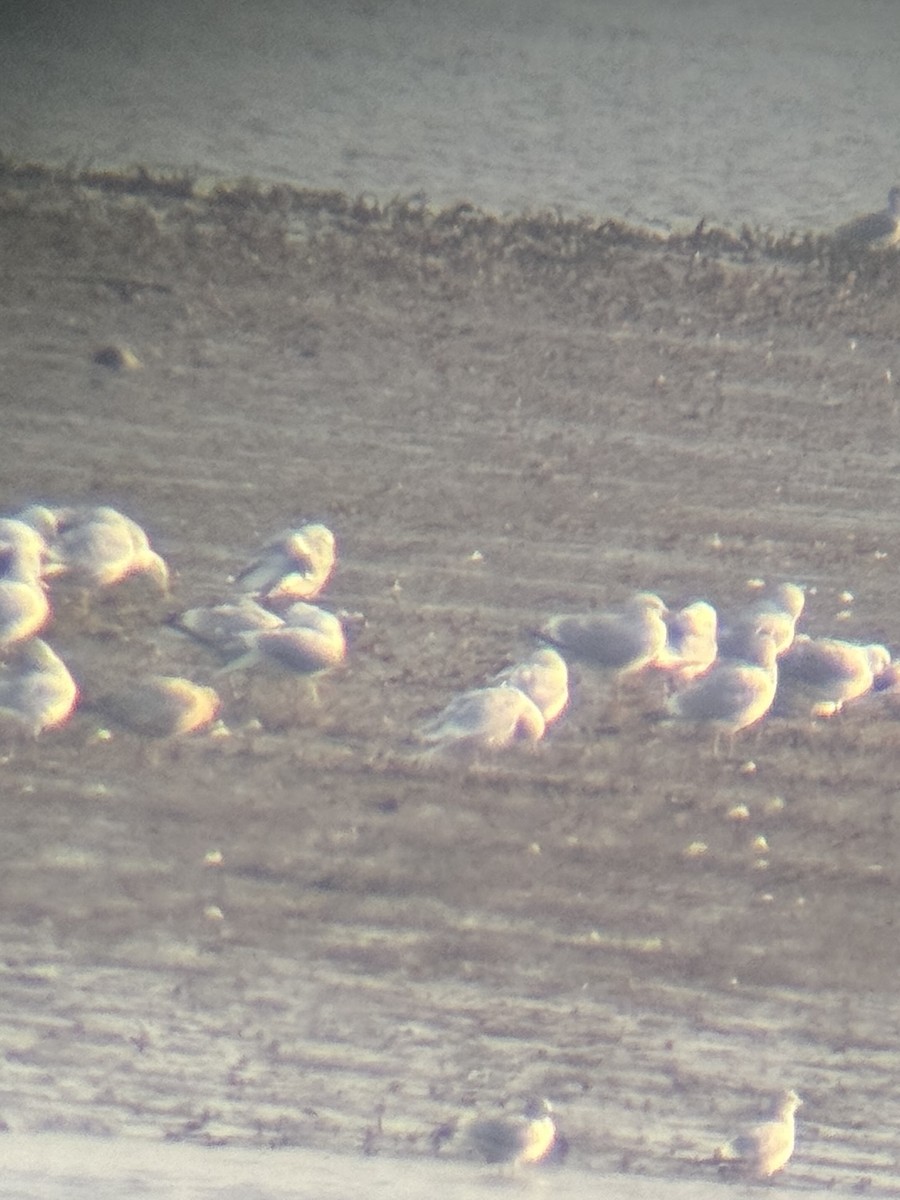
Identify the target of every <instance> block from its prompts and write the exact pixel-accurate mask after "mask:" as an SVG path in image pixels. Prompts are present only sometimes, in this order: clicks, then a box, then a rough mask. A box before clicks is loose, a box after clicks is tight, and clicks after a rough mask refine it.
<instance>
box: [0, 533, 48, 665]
mask: <svg viewBox="0 0 900 1200" xmlns="http://www.w3.org/2000/svg"><path fill="white" fill-rule="evenodd" d="M35 571H37V572H38V573H37V574H34V572H35ZM49 619H50V602H49V600H48V599H47V593H46V591H45V590H44V585H43V583H42V582H41V578H40V558H39V556H38V557H37V558H36V559H35V560H34V561H33V562H32V561H31V555H30V551H28V550H25V551H23V550H21V547H16V546H10V545H3V544H0V652H2V651H5V650H8V649H9V648H10V647H11V646H15V645H16V644H17V643H18V642H24V641H27V639H28V638H30V637H33V636H34V635H35V634H36V633H40V631H41V630H42V629H43V628H44V626H45V625H46V624H47V621H48V620H49Z"/></svg>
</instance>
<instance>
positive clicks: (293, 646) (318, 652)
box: [219, 601, 347, 675]
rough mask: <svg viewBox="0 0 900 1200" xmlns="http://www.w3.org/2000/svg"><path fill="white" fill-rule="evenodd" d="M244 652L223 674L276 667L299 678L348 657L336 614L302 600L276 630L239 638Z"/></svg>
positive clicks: (289, 609)
mask: <svg viewBox="0 0 900 1200" xmlns="http://www.w3.org/2000/svg"><path fill="white" fill-rule="evenodd" d="M237 639H238V641H239V642H240V643H241V644H242V646H243V651H244V652H243V653H242V654H241V655H240V656H239V657H238V658H236V659H235V660H234V661H233V662H230V663H227V664H226V665H225V666H224V667H222V669H221V671H220V672H219V674H224V673H226V672H230V671H243V670H246V669H247V668H248V667H254V666H258V665H274V666H277V667H281V668H284V669H286V670H288V671H291V672H294V673H296V674H298V675H312V674H315V673H316V672H318V671H324V670H326V669H327V668H328V667H336V666H338V665H339V664H340V663H342V662H343V661H344V659H345V658H346V656H347V639H346V635H345V634H344V627H343V625H342V624H341V622H340V620H339V618H338V617H336V616H335V615H334V613H330V612H326V611H325V610H324V609H322V608H317V607H316V605H315V604H306V603H305V602H302V601H298V602H297V603H295V604H292V605H290V607H288V608H287V609H285V611H284V616H283V620H282V621H281V623H280V624H279V625H278V627H277V628H275V629H255V630H248V631H247V632H244V633H239V634H238V635H237Z"/></svg>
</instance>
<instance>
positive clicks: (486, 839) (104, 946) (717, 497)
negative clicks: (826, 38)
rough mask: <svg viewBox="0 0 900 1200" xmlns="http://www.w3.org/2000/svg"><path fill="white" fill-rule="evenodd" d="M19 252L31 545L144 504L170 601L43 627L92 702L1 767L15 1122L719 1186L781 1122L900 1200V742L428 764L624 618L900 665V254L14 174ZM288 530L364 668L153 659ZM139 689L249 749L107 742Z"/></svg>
mask: <svg viewBox="0 0 900 1200" xmlns="http://www.w3.org/2000/svg"><path fill="white" fill-rule="evenodd" d="M0 240H2V262H3V268H2V269H3V280H4V286H3V289H2V293H0V310H2V321H0V353H2V362H3V372H2V379H0V389H2V405H3V439H2V447H3V449H2V455H3V459H2V473H0V511H3V512H5V513H11V512H13V511H14V510H15V509H16V508H17V507H19V506H21V505H23V504H26V503H30V502H34V501H48V502H52V503H67V502H91V503H94V502H95V503H101V502H102V503H108V504H113V505H116V506H117V507H120V508H121V509H122V510H123V511H125V512H127V513H128V514H129V515H130V516H132V517H134V518H135V519H137V520H139V521H140V522H141V523H142V524H143V525H144V526H145V527H146V528H147V530H148V532H149V533H150V536H151V538H152V541H153V544H154V546H155V547H156V548H157V549H158V550H159V551H160V552H161V553H162V554H163V555H164V556H165V557H166V559H167V560H168V561H169V563H170V564H171V566H172V569H173V572H174V576H175V577H174V583H173V588H172V594H171V595H170V596H169V597H159V596H158V595H156V594H153V593H152V592H151V591H148V590H147V589H143V588H141V586H140V585H139V584H138V583H137V582H135V583H134V584H130V583H129V584H126V585H123V587H122V588H120V589H117V590H113V591H110V593H109V594H108V595H104V596H103V597H100V598H95V599H94V600H93V601H92V602H91V603H90V604H88V605H86V604H85V603H84V597H82V596H80V595H78V594H76V593H75V591H74V590H70V591H68V592H66V590H65V589H60V590H59V591H58V592H56V591H55V592H54V603H55V615H54V620H53V623H52V625H51V626H50V628H49V629H48V631H47V634H46V637H47V640H48V641H49V642H50V643H51V644H52V645H53V646H54V648H55V649H56V650H57V651H58V652H59V653H60V654H61V655H62V656H63V657H64V659H65V660H66V661H67V662H68V663H69V664H70V666H71V668H72V670H73V672H74V673H75V674H76V677H77V678H78V681H79V683H80V685H81V688H82V692H83V697H84V700H83V703H82V706H81V708H80V709H79V710H78V711H77V712H76V714H75V715H74V717H73V718H72V719H71V721H70V722H69V723H68V724H67V725H66V726H65V727H63V728H62V729H60V730H58V731H55V732H51V733H47V734H45V735H43V736H42V737H41V738H40V739H38V740H37V741H25V742H23V741H20V740H10V741H9V742H8V743H5V744H4V746H3V753H2V780H3V805H4V832H5V836H4V841H3V872H2V877H0V896H2V917H0V929H2V937H3V945H4V954H3V957H2V966H0V994H2V995H3V998H4V1003H3V1006H2V1012H3V1015H2V1017H0V1028H2V1032H3V1041H4V1045H5V1047H6V1050H5V1073H6V1074H5V1078H6V1083H5V1088H4V1105H3V1108H2V1116H3V1117H4V1119H5V1120H6V1122H7V1124H8V1125H9V1126H10V1127H11V1129H12V1130H13V1131H18V1132H21V1133H36V1132H43V1131H50V1130H52V1131H57V1132H63V1133H102V1134H112V1135H122V1136H125V1135H139V1136H141V1137H145V1138H148V1139H153V1140H157V1141H159V1140H162V1139H168V1140H186V1141H198V1142H201V1143H211V1144H216V1145H218V1144H227V1143H236V1144H239V1145H241V1146H253V1145H255V1146H301V1147H308V1148H312V1149H315V1150H328V1151H336V1152H339V1153H342V1154H346V1155H348V1156H353V1155H362V1154H368V1155H371V1154H381V1155H383V1156H398V1157H404V1156H406V1157H409V1158H410V1159H412V1158H419V1159H423V1158H424V1157H425V1156H429V1155H432V1154H434V1153H438V1154H439V1155H440V1156H441V1157H442V1158H446V1159H448V1160H450V1161H451V1162H452V1161H454V1160H455V1159H456V1158H457V1157H459V1158H460V1159H461V1158H462V1149H461V1145H460V1140H459V1138H458V1137H457V1138H454V1137H451V1136H449V1135H450V1133H451V1132H452V1129H453V1126H454V1125H455V1123H457V1122H462V1121H464V1120H465V1119H466V1117H468V1116H470V1115H472V1114H473V1113H475V1112H476V1111H483V1110H489V1109H491V1108H492V1107H493V1106H497V1105H499V1106H505V1107H507V1108H513V1107H515V1106H516V1105H517V1104H518V1103H519V1100H520V1098H521V1097H522V1095H523V1094H529V1093H538V1094H541V1095H547V1096H549V1097H550V1098H551V1099H552V1100H553V1101H554V1104H555V1106H556V1109H557V1111H558V1112H559V1114H560V1121H561V1124H562V1125H563V1127H564V1129H565V1132H566V1134H567V1136H568V1138H569V1140H570V1142H571V1146H572V1150H571V1155H570V1159H571V1163H572V1166H573V1168H574V1169H576V1170H577V1171H579V1172H583V1171H598V1172H604V1173H606V1174H609V1173H617V1172H618V1173H630V1174H632V1175H645V1176H652V1177H655V1178H657V1179H659V1180H660V1181H663V1180H666V1179H669V1180H675V1179H679V1180H685V1179H696V1180H697V1181H698V1185H699V1181H700V1180H702V1179H704V1178H710V1177H711V1178H712V1179H715V1168H711V1167H710V1166H708V1165H703V1163H702V1162H701V1160H703V1159H708V1158H709V1155H710V1153H711V1151H712V1149H713V1147H714V1146H715V1145H716V1144H718V1143H719V1142H721V1141H722V1140H723V1139H724V1138H725V1137H726V1136H728V1135H730V1134H731V1133H732V1132H734V1129H735V1128H738V1127H739V1126H740V1124H741V1122H742V1121H746V1120H748V1119H750V1120H752V1119H753V1118H754V1117H755V1116H756V1112H757V1107H758V1105H759V1104H761V1103H762V1104H764V1103H765V1102H766V1101H767V1100H768V1099H769V1097H770V1094H774V1093H775V1092H777V1091H778V1090H779V1089H780V1088H782V1087H795V1088H796V1089H797V1091H798V1092H800V1093H801V1094H802V1096H803V1097H804V1100H805V1107H804V1108H803V1109H802V1110H801V1111H800V1114H799V1118H800V1120H799V1127H798V1140H797V1152H796V1155H795V1159H794V1160H793V1162H792V1163H791V1164H790V1166H789V1167H788V1172H789V1175H790V1178H791V1180H793V1181H795V1182H799V1183H801V1184H808V1185H810V1186H825V1185H828V1184H834V1186H836V1187H837V1189H838V1190H839V1191H841V1190H842V1191H849V1190H851V1189H853V1188H854V1187H858V1186H865V1184H866V1181H867V1180H868V1181H870V1182H872V1183H873V1184H874V1185H875V1186H877V1187H878V1188H879V1189H880V1190H881V1191H882V1192H884V1193H888V1192H894V1191H896V1190H897V1189H898V1188H900V1175H898V1171H897V1166H896V1159H895V1153H894V1139H895V1130H896V1127H897V1124H898V1120H900V1101H898V1098H897V1094H896V1087H895V1083H894V1081H895V1078H896V1073H897V1069H898V1065H900V1063H898V1051H897V1045H898V1026H900V1005H898V1002H897V999H896V994H895V993H896V978H897V976H896V954H895V951H894V944H895V929H894V924H895V902H894V893H895V888H896V883H897V861H898V852H900V831H898V827H897V821H896V819H895V814H894V804H895V802H896V785H895V774H896V771H895V767H896V755H897V748H898V745H900V724H898V719H897V710H895V709H892V708H891V707H890V705H889V704H882V705H881V706H869V707H866V706H865V705H860V706H859V707H858V708H855V709H853V708H851V709H849V710H848V711H847V712H846V713H845V714H843V715H842V716H840V717H839V718H837V719H834V720H830V721H819V722H814V721H812V720H808V719H791V720H786V719H779V718H769V719H768V720H766V721H765V722H764V723H763V724H761V725H760V726H759V727H758V728H756V729H754V730H752V731H749V732H747V733H745V734H742V735H739V736H738V738H737V739H736V741H735V744H734V746H733V748H731V747H726V749H725V752H723V753H720V754H719V755H718V756H716V755H714V754H713V747H712V739H711V737H706V736H704V735H703V734H702V733H699V734H698V733H696V732H694V731H689V730H682V729H678V728H672V727H669V726H667V725H665V724H663V723H661V722H659V721H658V720H657V719H656V718H657V712H656V709H657V707H658V705H657V699H658V695H657V694H656V693H655V692H654V687H653V685H652V683H647V684H646V685H645V686H641V685H636V686H634V687H629V688H627V689H626V690H625V693H624V695H622V696H621V697H617V696H615V695H614V694H613V693H612V690H611V689H610V687H609V686H608V681H604V680H598V679H597V678H595V677H592V676H591V675H590V673H589V672H585V673H583V674H582V675H579V676H577V677H576V679H575V685H574V689H573V698H572V702H571V705H570V709H569V711H568V712H567V713H566V714H565V715H564V716H563V717H562V718H561V720H560V721H559V722H558V723H557V724H556V725H555V726H554V727H553V728H552V730H551V732H550V733H549V735H548V736H547V738H546V739H545V740H543V741H542V742H540V743H538V744H537V746H535V747H531V748H528V749H523V750H522V751H517V750H513V751H511V752H507V753H504V754H498V755H496V756H481V757H479V758H478V759H475V760H473V761H468V762H453V763H445V764H431V765H429V766H428V767H425V766H423V765H422V763H421V762H420V761H419V759H418V757H417V754H416V751H415V747H414V745H413V743H412V742H411V740H410V735H411V733H412V731H413V729H414V727H415V725H416V723H417V722H419V721H421V720H422V719H423V718H424V717H427V716H428V715H430V714H432V713H434V712H435V711H437V710H438V709H440V708H441V707H442V706H443V705H444V704H445V703H446V701H447V700H448V699H449V698H450V697H451V696H452V695H453V694H454V693H455V692H457V691H459V690H461V689H464V688H467V687H471V686H475V685H477V684H478V683H480V682H482V681H483V680H485V679H487V678H488V677H489V676H491V675H492V674H494V673H495V672H496V671H498V670H500V669H501V668H502V667H504V666H505V665H507V664H508V663H510V662H512V661H514V660H515V659H516V658H517V657H518V656H520V655H522V654H523V653H526V652H527V651H528V650H529V649H530V647H531V646H532V644H533V642H532V640H531V637H530V631H531V630H533V629H535V628H536V627H537V626H538V625H540V624H541V622H542V621H543V620H544V619H546V617H547V616H549V615H550V614H552V613H555V612H564V611H575V612H577V611H584V610H590V609H592V608H598V607H604V606H606V605H607V604H614V603H616V602H619V601H622V600H624V599H626V598H627V597H628V596H629V595H630V594H631V593H632V592H633V591H635V590H637V589H653V590H655V591H657V592H659V593H660V594H661V595H662V596H663V597H664V598H665V599H666V601H667V602H669V603H672V604H677V603H686V602H688V601H689V600H692V599H695V598H705V599H709V600H710V601H712V602H713V603H715V604H716V605H719V606H721V608H722V609H723V610H727V608H728V607H729V606H737V605H739V604H740V603H742V602H744V601H745V600H746V598H747V596H748V594H749V593H748V580H752V579H757V578H759V579H766V580H792V581H796V582H799V583H803V584H805V585H806V586H807V588H808V597H807V607H806V612H805V614H804V619H803V627H804V628H805V629H807V630H808V631H810V632H813V633H826V632H828V633H839V634H841V635H842V636H846V637H853V638H861V639H864V640H867V641H869V640H884V641H886V642H887V643H888V644H889V645H893V646H897V645H898V644H900V615H898V610H897V604H896V581H897V562H898V560H900V523H898V520H897V516H896V513H897V510H898V501H900V448H898V433H900V412H898V399H900V396H898V391H897V382H896V381H897V379H898V378H900V362H898V361H897V360H898V351H897V342H896V331H897V328H898V322H900V298H898V296H900V293H898V288H897V284H898V280H900V267H898V259H897V258H896V257H895V256H893V255H891V254H887V255H871V254H868V255H865V254H864V255H860V254H857V255H856V256H855V257H850V252H849V251H846V250H842V249H840V248H839V247H836V246H832V245H831V244H830V243H829V242H828V240H827V239H823V238H820V239H815V238H811V237H808V238H804V237H802V236H800V235H798V236H797V237H793V238H785V239H781V240H778V241H776V240H773V239H771V238H766V237H765V236H764V235H760V234H754V233H752V232H751V231H748V230H745V231H741V232H734V233H727V232H723V231H717V230H709V231H707V230H703V229H698V230H696V231H694V232H693V233H685V234H684V235H683V236H676V237H671V238H669V239H667V240H663V239H661V238H658V237H656V236H654V235H650V234H646V233H642V232H641V231H640V230H634V229H628V228H627V227H625V226H623V225H621V224H617V223H613V222H602V221H599V220H598V221H589V220H582V221H563V220H560V219H559V218H557V217H553V216H547V215H540V214H537V215H533V216H522V217H519V218H507V219H503V220H501V219H499V218H494V217H490V216H485V215H483V214H481V213H479V212H478V211H476V210H474V209H472V208H470V207H469V206H465V205H464V206H459V207H457V208H455V209H452V210H440V211H439V210H432V209H429V208H427V207H422V206H421V205H415V204H406V203H403V202H396V203H394V204H390V205H386V206H377V205H375V204H374V203H371V204H370V203H366V202H358V201H353V200H350V199H348V198H346V197H343V196H341V195H339V194H337V193H312V192H302V191H298V190H294V189H291V188H287V187H281V186H279V187H276V188H273V189H266V188H260V187H257V186H251V185H246V186H238V187H234V188H231V189H221V190H215V191H212V192H210V193H207V194H204V195H198V194H196V193H195V191H194V189H193V188H192V186H191V184H190V181H188V180H179V179H171V180H160V179H153V178H150V177H149V176H147V175H144V174H142V173H138V174H136V175H131V176H113V175H93V176H80V177H74V176H71V175H69V174H66V173H61V172H53V171H46V170H43V169H40V168H30V169H24V168H22V167H19V166H16V165H15V164H11V163H5V164H4V165H3V169H2V172H0ZM107 345H119V346H127V347H128V348H129V349H130V350H131V351H132V352H133V354H134V355H135V356H136V358H137V359H138V360H139V361H140V363H141V367H140V369H122V370H115V369H111V368H110V367H109V366H106V365H104V364H103V363H98V362H95V361H93V358H94V355H95V353H96V351H97V350H98V349H100V348H102V347H104V346H107ZM304 519H306V520H317V521H322V522H324V523H326V524H327V525H329V526H330V527H331V528H332V529H333V530H334V532H335V534H336V536H337V539H338V546H339V565H338V569H337V572H336V574H335V577H334V579H333V580H332V581H331V583H330V585H329V587H328V589H327V591H326V593H325V595H324V597H323V602H325V603H326V604H327V605H329V606H330V607H333V608H334V609H341V610H345V611H347V612H350V613H353V614H359V615H358V616H356V617H355V619H354V622H353V630H354V633H353V638H352V642H353V644H352V647H351V651H350V656H349V661H348V665H347V666H346V667H345V668H343V669H340V670H337V671H335V672H334V673H332V674H331V675H329V676H327V677H326V678H324V679H323V680H322V681H321V682H320V683H319V685H318V688H317V692H318V695H313V694H312V693H311V692H310V691H308V690H300V689H297V688H296V687H294V686H293V685H291V684H290V683H286V682H285V681H284V680H281V679H276V678H271V679H270V678H269V677H267V676H264V675H240V674H235V675H229V676H224V677H222V676H218V675H217V674H216V672H217V671H218V669H219V668H220V667H221V665H222V663H221V660H218V659H217V658H216V656H215V655H214V654H212V653H211V652H210V651H209V650H208V649H206V648H204V647H203V646H201V645H198V644H197V643H194V642H192V641H190V640H189V639H187V638H185V637H184V636H182V635H181V634H179V633H177V632H176V631H175V630H173V629H172V627H171V625H170V624H169V623H168V618H169V617H170V615H171V614H172V613H174V612H178V611H180V610H183V609H186V608H188V607H191V606H194V605H197V604H202V603H207V602H210V603H211V602H216V601H219V600H222V599H225V598H227V597H228V595H229V594H230V592H231V585H230V584H229V582H228V581H229V578H232V577H233V576H234V575H235V573H236V572H237V571H239V570H240V568H241V567H242V566H243V564H244V563H245V562H246V561H247V559H248V557H249V556H250V555H251V554H252V552H253V551H254V550H255V549H257V548H258V546H259V545H260V543H261V542H262V541H263V540H264V539H265V538H266V537H267V536H269V535H270V534H273V533H276V532H277V531H278V530H280V529H283V528H285V527H286V526H288V525H291V524H296V523H298V522H299V521H300V520H304ZM149 672H154V673H159V674H169V675H186V676H188V677H190V678H192V679H194V680H195V681H196V682H198V683H203V684H209V683H211V684H213V685H214V686H216V687H217V688H218V689H219V690H220V692H221V695H222V698H223V702H224V709H223V718H224V723H225V728H224V730H222V729H220V730H219V731H217V732H214V733H209V734H200V735H197V736H195V737H192V738H185V739H178V740H165V739H152V738H147V737H142V736H138V735H136V734H131V733H129V732H127V731H126V730H121V729H119V728H118V727H116V726H114V725H112V724H110V723H108V722H107V721H106V719H105V716H103V715H102V714H101V713H100V712H99V711H98V710H97V709H96V708H95V706H94V698H95V697H97V696H100V695H102V694H103V693H104V692H105V691H106V690H109V689H112V688H114V687H119V688H121V687H122V686H123V685H125V684H127V681H128V680H129V679H130V678H134V677H136V676H138V675H140V674H142V673H149ZM740 806H745V809H746V814H747V815H746V817H744V816H742V815H740V814H742V813H743V810H742V809H741V807H740ZM761 839H764V840H761ZM701 847H705V849H701ZM459 1170H460V1171H469V1170H472V1166H471V1164H469V1163H464V1162H462V1161H460V1162H459ZM710 1172H712V1175H711V1176H710Z"/></svg>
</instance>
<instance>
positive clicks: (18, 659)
mask: <svg viewBox="0 0 900 1200" xmlns="http://www.w3.org/2000/svg"><path fill="white" fill-rule="evenodd" d="M77 702H78V687H77V685H76V683H75V680H74V679H73V678H72V676H71V675H70V673H69V669H68V667H67V666H66V664H65V663H64V662H63V660H62V659H61V658H60V657H59V655H58V654H57V653H56V652H55V651H54V650H52V649H51V648H50V647H49V646H48V645H47V643H46V642H43V641H41V639H40V638H36V637H34V638H31V639H30V641H27V642H25V643H23V644H22V645H21V646H20V647H18V648H17V649H16V650H15V651H14V652H13V655H12V656H11V658H10V659H8V660H7V661H6V662H5V663H4V664H3V665H2V667H0V722H2V723H3V724H10V725H12V726H13V727H15V728H17V729H19V730H22V731H25V732H28V733H31V734H32V735H33V736H35V737H37V735H38V734H39V733H42V732H43V731H44V730H45V729H53V728H55V727H56V726H58V725H62V724H63V722H64V721H66V720H67V719H68V717H69V716H70V714H71V713H72V710H73V709H74V708H75V705H76V704H77Z"/></svg>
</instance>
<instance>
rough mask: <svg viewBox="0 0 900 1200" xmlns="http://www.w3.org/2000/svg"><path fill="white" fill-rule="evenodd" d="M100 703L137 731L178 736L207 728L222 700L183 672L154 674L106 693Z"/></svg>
mask: <svg viewBox="0 0 900 1200" xmlns="http://www.w3.org/2000/svg"><path fill="white" fill-rule="evenodd" d="M97 707H98V708H99V709H100V710H101V711H102V712H104V713H105V714H106V715H107V716H108V717H110V718H111V719H112V720H114V721H117V722H119V723H120V724H122V725H124V726H125V727H126V728H127V729H130V730H132V731H133V732H134V733H140V734H144V735H145V736H147V737H174V736H178V735H179V734H185V733H195V732H197V731H198V730H201V729H206V728H207V727H208V726H209V725H211V724H212V722H213V721H214V720H215V718H216V716H217V715H218V712H219V708H220V707H221V704H220V701H219V697H218V695H217V694H216V692H215V691H214V690H213V689H212V688H211V687H202V686H201V685H200V684H197V683H192V682H191V681H190V680H189V679H182V678H181V677H179V676H173V675H151V676H148V677H147V678H146V679H140V680H137V681H135V682H133V683H131V684H130V685H129V686H128V687H127V688H122V689H121V690H120V691H117V692H113V693H110V694H109V695H107V696H104V697H102V698H101V699H100V700H99V701H98V702H97Z"/></svg>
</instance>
